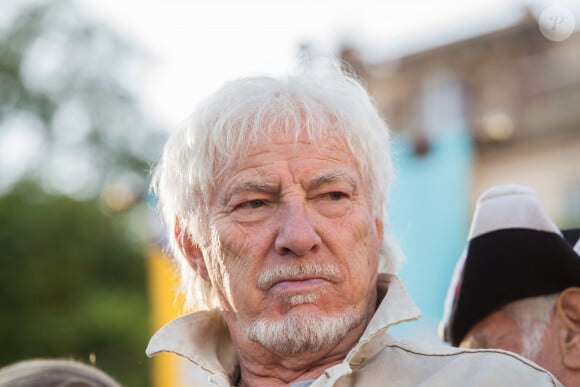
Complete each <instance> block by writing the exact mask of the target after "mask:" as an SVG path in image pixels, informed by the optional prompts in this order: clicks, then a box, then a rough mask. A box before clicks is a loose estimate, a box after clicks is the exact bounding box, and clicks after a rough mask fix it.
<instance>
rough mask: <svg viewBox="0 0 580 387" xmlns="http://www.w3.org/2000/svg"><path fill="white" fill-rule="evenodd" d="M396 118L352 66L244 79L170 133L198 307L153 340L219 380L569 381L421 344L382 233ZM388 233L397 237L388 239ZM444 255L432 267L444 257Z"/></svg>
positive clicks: (167, 187) (190, 285) (171, 191)
mask: <svg viewBox="0 0 580 387" xmlns="http://www.w3.org/2000/svg"><path fill="white" fill-rule="evenodd" d="M390 181H391V162H390V160H389V142H388V130H387V128H386V126H385V124H384V122H383V120H382V119H381V117H380V116H379V114H378V113H377V110H376V108H375V107H374V105H373V104H372V102H371V99H370V98H369V96H368V94H367V93H366V91H365V90H364V88H363V87H362V86H361V85H360V84H359V83H357V81H356V80H355V79H353V78H352V77H350V76H347V75H345V74H344V73H342V72H341V71H338V70H334V71H327V72H325V73H324V74H322V73H320V72H319V73H318V74H313V73H310V74H307V73H305V74H303V75H292V76H289V77H287V78H283V79H274V78H268V77H255V78H247V79H240V80H236V81H232V82H230V83H227V84H226V85H224V86H223V87H222V88H221V89H220V90H218V91H217V92H216V93H215V94H213V95H212V96H210V97H209V98H208V99H206V100H205V102H203V103H202V104H201V105H200V106H199V107H198V108H197V109H196V110H195V111H194V112H193V114H192V115H191V117H190V118H189V119H188V120H187V121H186V122H185V124H184V126H183V127H182V128H181V129H180V130H179V131H177V132H175V133H174V134H173V135H172V136H171V137H170V139H169V141H168V143H167V145H166V147H165V150H164V152H163V156H162V158H161V161H160V163H159V165H158V166H157V169H156V171H155V176H154V186H155V189H156V192H157V194H158V197H159V200H160V206H161V209H162V212H163V215H164V219H165V220H166V223H167V225H168V231H169V234H170V238H171V242H170V244H171V250H172V253H173V255H174V256H175V257H176V259H177V261H178V262H179V265H180V270H181V277H182V283H183V289H182V290H183V292H184V294H185V297H186V298H187V300H188V306H192V307H195V308H196V309H198V311H197V312H195V313H193V314H189V315H186V316H183V317H181V318H178V319H176V320H174V321H172V322H170V323H169V324H167V325H166V326H165V327H163V328H161V329H160V330H159V331H158V332H157V333H156V334H155V335H154V337H153V338H152V339H151V342H150V343H149V346H148V348H147V353H148V354H149V355H153V354H156V353H158V352H162V351H166V352H172V353H176V354H178V355H181V356H183V357H185V358H187V359H189V360H190V361H191V362H192V363H193V364H194V366H195V369H196V370H197V372H198V374H200V375H204V377H205V380H207V384H208V385H218V386H230V385H239V386H278V385H284V386H286V385H291V386H312V387H315V386H331V385H337V386H338V385H340V386H379V385H389V386H418V385H422V386H465V385H473V386H475V385H477V386H480V385H485V386H492V385H493V386H495V385H511V386H515V385H522V386H530V385H534V386H555V385H559V384H558V382H557V381H555V380H554V379H553V378H552V376H551V375H550V374H548V373H546V372H545V371H543V370H541V369H538V368H537V367H535V366H532V365H531V364H530V363H527V361H526V360H523V359H519V358H515V357H511V356H506V355H505V354H502V353H500V352H498V351H492V352H470V351H467V350H461V349H454V348H443V349H434V348H429V349H425V348H423V347H421V346H420V345H417V344H412V343H401V342H398V341H396V340H394V339H393V338H392V337H391V336H390V335H388V334H387V333H386V330H387V328H388V327H389V326H391V325H393V324H397V323H400V322H402V321H407V320H413V319H416V318H417V317H418V315H419V311H418V310H417V308H416V306H415V305H414V304H413V303H412V301H411V300H410V299H409V297H408V295H407V294H406V292H405V290H404V288H403V286H402V284H401V283H400V281H399V280H398V279H397V277H396V276H395V275H393V274H386V273H394V272H395V271H396V268H397V264H398V258H397V254H396V251H397V249H396V248H395V247H394V244H393V243H391V242H390V240H389V238H388V233H385V228H386V227H385V222H384V221H383V205H384V198H385V196H386V193H387V191H388V185H389V183H390ZM386 235H387V236H386ZM433 264H436V263H435V262H434V263H433Z"/></svg>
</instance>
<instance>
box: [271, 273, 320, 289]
mask: <svg viewBox="0 0 580 387" xmlns="http://www.w3.org/2000/svg"><path fill="white" fill-rule="evenodd" d="M329 283H330V282H329V281H328V280H326V279H324V278H320V277H315V278H289V279H283V280H281V281H279V282H276V283H274V284H273V285H272V286H271V288H270V290H274V291H280V292H309V291H313V290H317V289H319V288H320V287H321V286H324V285H327V284H329Z"/></svg>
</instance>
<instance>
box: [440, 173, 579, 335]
mask: <svg viewBox="0 0 580 387" xmlns="http://www.w3.org/2000/svg"><path fill="white" fill-rule="evenodd" d="M570 286H580V229H570V230H560V229H559V228H558V227H557V226H556V225H555V224H554V222H553V221H552V220H551V219H550V217H549V216H548V214H547V213H546V211H545V210H544V209H543V208H542V205H541V203H540V200H539V198H538V195H537V194H536V192H535V191H533V190H532V189H530V188H528V187H524V186H520V185H513V184H510V185H500V186H497V187H494V188H492V189H490V190H488V191H486V192H485V193H483V194H482V195H481V196H480V198H479V200H478V202H477V205H476V209H475V214H474V217H473V220H472V224H471V229H470V233H469V237H468V243H467V246H466V249H465V251H464V253H463V255H462V257H461V258H460V260H459V262H458V263H457V265H456V267H455V271H454V273H453V278H452V280H451V283H450V286H449V289H448V291H447V297H446V300H445V309H444V316H443V320H442V323H441V332H440V333H441V336H442V338H443V340H445V341H447V342H449V343H451V344H452V345H455V346H457V345H459V343H461V341H462V339H463V337H464V336H465V334H466V333H467V332H468V331H469V330H470V329H471V328H472V327H473V326H474V325H475V324H477V323H478V322H479V321H480V320H481V319H483V318H484V317H485V316H487V315H488V314H489V313H491V312H493V311H494V310H496V309H498V308H500V307H501V306H503V305H505V304H508V303H510V302H513V301H517V300H520V299H523V298H528V297H534V296H539V295H545V294H551V293H559V292H561V291H563V290H564V289H566V288H568V287H570Z"/></svg>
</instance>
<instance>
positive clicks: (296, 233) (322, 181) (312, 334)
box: [204, 135, 383, 353]
mask: <svg viewBox="0 0 580 387" xmlns="http://www.w3.org/2000/svg"><path fill="white" fill-rule="evenodd" d="M218 187H219V188H218V189H217V192H216V194H215V196H214V198H213V201H212V203H211V207H210V224H211V242H210V243H209V247H208V248H206V249H205V250H204V256H205V260H206V264H207V266H208V269H209V274H210V277H211V279H212V283H213V284H214V286H215V287H216V289H217V291H218V295H219V297H220V302H221V305H222V308H223V309H224V317H225V319H226V323H227V324H228V326H229V328H230V331H231V332H232V336H233V337H234V340H235V339H236V335H239V336H244V337H246V338H247V339H249V340H251V341H254V342H259V343H261V344H263V345H264V346H265V347H268V348H270V349H271V350H274V351H277V352H282V353H284V352H287V353H297V352H302V351H311V350H316V349H320V347H321V346H323V345H331V344H333V342H334V343H336V342H338V341H339V340H340V339H341V338H342V337H344V335H346V333H347V332H348V331H349V330H351V329H352V328H353V327H354V326H366V324H367V323H368V320H370V317H371V316H372V314H373V312H374V310H375V305H376V289H375V286H376V275H377V260H378V252H379V248H380V245H381V241H382V231H383V230H382V221H381V219H382V214H380V213H373V211H372V210H371V198H370V195H369V186H368V183H367V182H366V181H364V179H363V177H362V176H361V174H360V172H359V170H358V168H357V166H356V163H355V160H354V158H353V156H352V155H351V153H350V152H349V151H348V150H347V148H346V145H345V144H344V143H343V142H342V141H333V140H332V139H329V141H328V142H325V143H324V145H319V146H316V145H314V144H310V143H307V142H298V143H297V144H295V143H294V142H293V141H291V140H290V139H289V138H286V137H284V136H283V135H278V136H277V137H275V138H274V141H271V142H268V143H266V144H263V145H259V146H256V147H254V148H253V149H252V150H251V151H250V152H249V154H248V155H247V156H246V157H243V158H241V159H239V160H237V162H236V163H235V166H234V167H233V168H232V169H231V170H229V171H228V173H226V175H225V176H224V178H223V179H220V181H219V184H218ZM263 336H270V337H263Z"/></svg>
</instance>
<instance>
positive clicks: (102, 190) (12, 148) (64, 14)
mask: <svg viewBox="0 0 580 387" xmlns="http://www.w3.org/2000/svg"><path fill="white" fill-rule="evenodd" d="M144 58H145V59H146V57H145V56H144V54H143V53H141V52H140V51H139V50H138V49H135V48H133V46H132V45H131V44H129V43H128V42H127V41H126V40H124V39H123V38H122V37H121V36H120V35H119V34H117V33H115V32H114V31H112V30H111V29H109V28H108V27H106V26H104V25H103V24H101V23H99V22H98V21H97V20H95V19H94V18H92V17H91V15H87V14H86V13H85V12H84V11H82V9H80V8H79V7H78V6H77V5H76V4H75V3H74V2H72V1H64V0H63V1H58V0H57V1H51V0H37V1H33V2H31V1H18V0H7V1H6V2H3V4H2V14H1V15H0V299H1V300H2V301H1V303H0V304H1V305H2V307H1V308H0V343H1V346H2V350H1V351H0V366H2V365H5V364H8V363H12V362H15V361H18V360H22V359H26V358H31V357H73V358H76V359H79V360H82V361H85V362H88V361H91V360H93V359H94V360H96V365H97V366H98V367H100V368H102V369H103V370H105V371H106V372H109V373H110V374H111V375H112V376H114V377H115V378H117V379H118V380H119V381H120V382H122V384H123V385H125V386H139V387H141V386H146V385H148V380H149V370H148V364H149V363H148V361H147V359H146V357H145V355H144V348H145V346H146V343H147V340H148V336H149V332H148V329H149V320H148V311H147V303H146V294H147V291H146V283H145V282H146V275H145V257H144V251H145V248H144V242H143V241H142V240H141V239H142V238H140V237H139V235H143V234H145V233H146V230H141V231H142V232H141V233H139V232H135V229H136V227H137V226H136V225H135V222H134V221H131V219H134V218H135V217H138V215H139V212H140V211H141V212H142V211H143V209H142V208H143V206H142V205H134V204H135V203H139V198H140V197H141V196H142V195H141V193H142V192H144V191H145V185H146V181H147V174H148V170H149V165H150V163H151V160H153V159H155V158H156V157H157V155H158V151H159V148H160V146H161V144H162V143H163V141H162V140H161V137H163V134H162V132H161V131H159V130H156V128H155V125H154V124H153V123H152V121H151V120H150V119H148V117H147V116H146V115H145V114H144V113H143V112H142V111H141V107H140V103H139V96H138V95H137V94H136V93H135V92H134V91H133V90H134V88H135V85H136V84H137V81H138V79H139V76H140V74H141V73H140V71H142V69H141V67H140V66H141V65H140V63H142V62H143V61H142V59H144ZM105 204H106V205H105ZM130 204H133V205H134V206H133V207H129V208H128V205H130ZM107 206H109V207H107ZM111 209H114V210H115V211H112V210H111ZM138 226H140V227H142V228H144V227H146V226H145V225H143V224H140V225H139V224H138Z"/></svg>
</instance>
